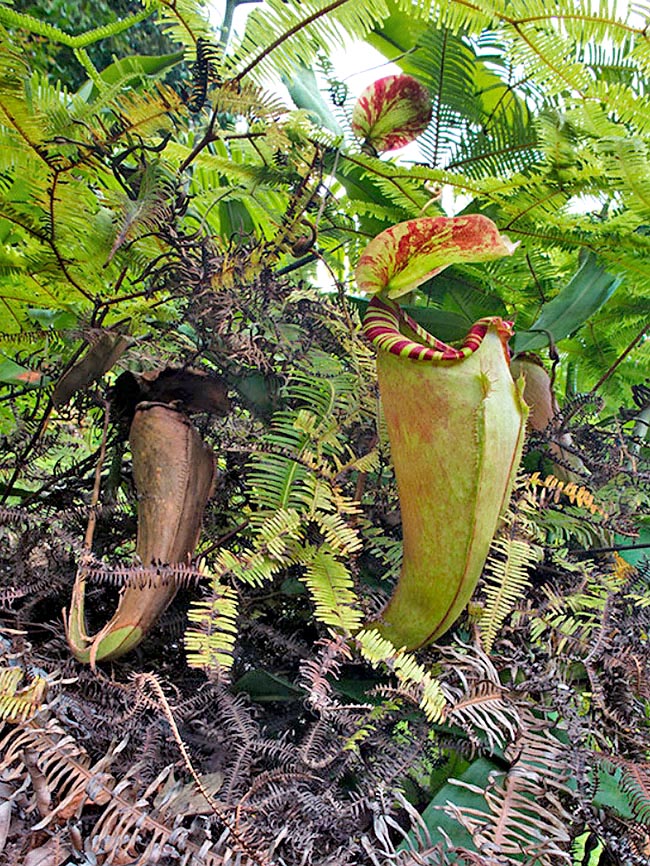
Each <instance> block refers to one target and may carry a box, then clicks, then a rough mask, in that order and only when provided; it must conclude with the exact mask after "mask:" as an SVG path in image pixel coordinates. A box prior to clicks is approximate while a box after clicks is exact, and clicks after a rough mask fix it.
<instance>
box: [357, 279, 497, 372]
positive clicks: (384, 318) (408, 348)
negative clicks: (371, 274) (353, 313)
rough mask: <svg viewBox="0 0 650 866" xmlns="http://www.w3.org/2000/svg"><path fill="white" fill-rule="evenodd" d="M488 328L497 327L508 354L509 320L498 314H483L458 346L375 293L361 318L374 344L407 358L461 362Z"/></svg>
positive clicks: (477, 343) (383, 349)
mask: <svg viewBox="0 0 650 866" xmlns="http://www.w3.org/2000/svg"><path fill="white" fill-rule="evenodd" d="M404 326H406V327H407V328H408V329H409V330H410V331H412V332H413V333H414V334H415V335H416V336H418V337H419V338H420V339H421V340H422V342H421V343H417V342H416V341H415V340H410V339H409V338H408V337H405V336H404V334H402V332H401V329H400V328H401V327H404ZM490 327H494V328H496V330H497V332H498V334H499V336H500V338H501V342H502V343H503V346H504V350H506V357H508V353H507V342H508V340H509V339H510V337H512V334H513V330H512V322H507V321H505V320H504V319H502V318H500V317H499V316H486V317H485V318H483V319H479V320H478V321H477V322H475V323H474V324H473V325H472V327H471V328H470V329H469V332H468V333H467V336H466V337H465V339H464V340H463V344H462V346H461V347H460V348H459V349H455V348H454V347H453V346H449V345H448V344H447V343H443V342H442V340H438V339H437V337H434V336H432V335H431V334H430V333H429V332H428V331H426V330H425V329H424V328H423V327H422V326H421V325H418V323H417V322H416V321H415V319H412V318H411V316H409V315H408V313H405V312H404V310H402V309H401V307H399V305H398V304H396V303H394V302H393V301H390V300H387V299H385V298H380V297H378V296H377V295H375V296H374V297H373V298H372V300H371V301H370V303H369V304H368V309H367V311H366V315H365V316H364V319H363V333H364V334H365V335H366V337H367V338H368V340H370V342H371V343H372V344H373V345H375V346H376V347H377V348H378V349H381V350H382V351H384V352H390V353H391V354H392V355H397V356H398V357H399V358H410V359H412V360H414V361H434V362H439V361H461V360H462V359H463V358H467V357H468V356H469V355H471V354H472V352H475V351H476V350H477V349H478V347H479V346H480V345H481V343H482V342H483V337H484V336H485V335H486V334H487V332H488V329H489V328H490Z"/></svg>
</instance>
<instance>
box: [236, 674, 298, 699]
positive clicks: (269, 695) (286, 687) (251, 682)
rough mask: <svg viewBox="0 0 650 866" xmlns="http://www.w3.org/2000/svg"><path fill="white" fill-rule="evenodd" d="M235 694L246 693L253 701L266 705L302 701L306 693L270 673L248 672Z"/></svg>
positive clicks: (241, 678) (238, 684) (240, 680)
mask: <svg viewBox="0 0 650 866" xmlns="http://www.w3.org/2000/svg"><path fill="white" fill-rule="evenodd" d="M232 688H233V691H234V692H245V693H246V694H247V695H249V696H250V697H251V698H252V700H254V701H259V702H261V703H266V702H267V701H296V700H302V698H304V696H305V693H304V691H303V690H302V689H299V688H298V687H297V686H294V684H293V683H292V682H290V681H289V680H286V679H285V678H284V677H279V676H276V675H275V674H272V673H269V671H263V670H253V671H247V672H246V673H245V674H244V675H243V676H242V677H240V678H239V679H238V680H237V682H236V683H233V687H232Z"/></svg>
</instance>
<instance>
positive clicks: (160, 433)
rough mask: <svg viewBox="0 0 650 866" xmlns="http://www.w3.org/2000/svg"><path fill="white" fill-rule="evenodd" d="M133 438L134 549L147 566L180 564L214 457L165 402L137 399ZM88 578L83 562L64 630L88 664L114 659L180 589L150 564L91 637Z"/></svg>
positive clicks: (193, 534)
mask: <svg viewBox="0 0 650 866" xmlns="http://www.w3.org/2000/svg"><path fill="white" fill-rule="evenodd" d="M130 442H131V452H132V455H133V477H134V480H135V486H136V489H137V491H138V500H139V503H138V537H137V542H136V553H137V554H138V556H139V557H140V560H141V561H142V563H143V564H144V565H145V566H148V565H153V566H155V565H156V564H158V563H185V562H187V561H188V560H189V559H190V557H191V556H192V554H193V552H194V549H195V548H196V545H197V542H198V540H199V533H200V531H201V520H202V517H203V511H204V509H205V505H206V502H207V500H208V498H209V496H210V494H211V492H212V483H213V479H214V455H213V453H212V451H211V449H210V448H209V447H208V446H207V445H206V444H205V442H204V441H203V440H202V439H201V437H200V436H199V434H198V432H197V431H196V429H195V428H194V427H193V426H192V424H191V423H190V421H189V420H188V418H187V417H186V416H185V415H184V414H183V413H182V412H180V411H178V410H176V409H172V408H171V407H170V406H167V405H164V404H162V403H140V404H139V406H138V408H137V411H136V413H135V417H134V419H133V423H132V424H131V432H130ZM85 580H86V579H85V575H84V569H83V566H82V567H81V568H80V569H79V572H78V574H77V579H76V581H75V586H74V589H73V594H72V602H71V605H70V616H69V617H67V618H66V632H67V638H68V643H69V645H70V648H71V649H72V652H73V653H74V655H75V656H76V657H77V658H78V659H79V660H80V661H83V662H90V663H91V664H94V663H95V662H96V661H102V660H104V661H106V660H109V659H114V658H118V656H121V655H124V653H126V652H128V651H129V650H131V649H133V648H134V647H135V646H137V645H138V643H140V641H141V640H142V638H143V637H144V636H145V634H146V633H147V632H148V631H149V630H150V629H151V627H152V625H153V624H154V622H155V621H156V620H157V619H158V617H159V616H160V614H161V613H162V612H163V611H164V610H165V608H166V607H167V605H168V604H169V603H170V602H171V600H172V599H173V598H174V596H175V595H176V589H177V586H176V584H175V582H174V581H173V580H169V579H167V578H162V577H161V576H160V575H157V574H156V573H155V568H152V578H151V582H150V583H149V585H147V586H133V585H128V586H127V587H126V588H125V589H124V591H123V594H122V596H121V597H120V601H119V604H118V607H117V610H116V611H115V614H114V615H113V617H112V618H111V619H110V620H109V622H108V623H107V624H106V625H105V626H104V628H102V629H101V631H100V632H98V633H97V634H96V635H94V636H90V635H88V634H87V632H86V624H85V614H84V600H85Z"/></svg>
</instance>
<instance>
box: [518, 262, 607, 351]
mask: <svg viewBox="0 0 650 866" xmlns="http://www.w3.org/2000/svg"><path fill="white" fill-rule="evenodd" d="M622 282H623V278H622V277H615V276H613V275H612V274H609V273H607V271H606V270H605V269H604V268H603V267H602V266H601V265H599V264H598V259H597V257H596V256H595V255H594V254H593V253H589V254H588V255H587V257H586V258H585V260H584V262H583V264H582V267H581V268H580V270H579V271H578V272H577V273H576V274H575V275H574V276H573V277H572V279H571V280H570V281H569V282H568V283H567V284H566V286H565V287H564V288H563V289H561V290H560V292H559V294H557V295H556V296H555V297H554V298H553V300H551V301H549V302H548V303H546V304H544V306H543V307H542V311H541V313H540V315H539V317H538V318H537V319H536V321H535V322H534V323H533V324H532V326H531V327H530V329H529V330H528V331H518V332H517V334H516V335H515V342H514V351H515V352H530V351H531V350H533V349H540V348H543V347H544V346H548V341H549V336H548V335H549V334H550V335H551V336H552V337H553V341H554V342H556V343H557V342H558V341H559V340H563V339H564V338H565V337H568V336H570V335H571V334H573V332H574V331H577V330H578V328H580V327H581V326H582V325H584V324H585V322H586V321H587V320H588V319H589V318H590V317H591V316H592V315H593V314H594V313H595V312H596V311H597V310H599V309H600V307H602V306H603V304H604V303H606V302H607V301H608V300H609V299H610V298H611V296H612V295H613V294H614V292H615V291H616V289H618V287H619V286H620V285H621V283H622ZM536 331H539V332H540V333H535V332H536ZM545 331H547V332H548V334H546V333H544V332H545Z"/></svg>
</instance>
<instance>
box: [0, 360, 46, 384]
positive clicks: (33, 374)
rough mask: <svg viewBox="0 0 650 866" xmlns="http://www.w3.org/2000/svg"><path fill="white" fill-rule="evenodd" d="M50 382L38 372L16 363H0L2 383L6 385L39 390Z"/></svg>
mask: <svg viewBox="0 0 650 866" xmlns="http://www.w3.org/2000/svg"><path fill="white" fill-rule="evenodd" d="M48 381H49V380H48V379H47V377H46V376H44V375H43V374H42V373H39V372H38V370H29V369H28V368H27V367H22V366H21V365H20V364H16V363H15V362H14V361H10V360H9V359H5V360H2V361H0V382H3V383H4V384H6V385H23V386H24V387H27V388H38V387H39V386H41V385H44V384H46V382H48Z"/></svg>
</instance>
